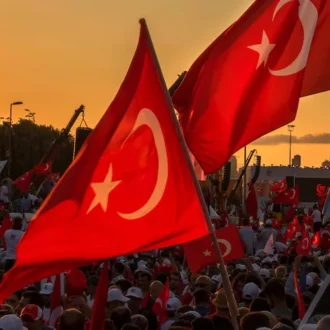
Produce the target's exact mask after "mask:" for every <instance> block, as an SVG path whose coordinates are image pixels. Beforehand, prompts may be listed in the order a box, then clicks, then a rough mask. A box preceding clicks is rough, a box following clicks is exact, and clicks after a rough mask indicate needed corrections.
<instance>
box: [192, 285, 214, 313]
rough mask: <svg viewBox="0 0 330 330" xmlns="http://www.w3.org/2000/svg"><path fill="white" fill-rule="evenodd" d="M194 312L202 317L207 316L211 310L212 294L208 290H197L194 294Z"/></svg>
mask: <svg viewBox="0 0 330 330" xmlns="http://www.w3.org/2000/svg"><path fill="white" fill-rule="evenodd" d="M193 305H194V310H195V311H196V312H197V313H198V314H200V315H202V316H207V315H209V313H210V310H211V308H210V307H211V301H210V293H209V292H208V291H207V290H206V289H197V290H196V291H195V292H194V293H193Z"/></svg>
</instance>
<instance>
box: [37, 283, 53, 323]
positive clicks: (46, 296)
mask: <svg viewBox="0 0 330 330" xmlns="http://www.w3.org/2000/svg"><path fill="white" fill-rule="evenodd" d="M53 288H54V287H53V284H52V283H44V285H43V287H42V288H41V290H40V294H41V295H42V298H43V300H44V309H43V311H42V312H43V318H44V321H46V322H47V321H49V318H50V301H51V300H50V298H51V294H52V293H53Z"/></svg>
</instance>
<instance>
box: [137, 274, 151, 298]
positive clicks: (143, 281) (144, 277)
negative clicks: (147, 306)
mask: <svg viewBox="0 0 330 330" xmlns="http://www.w3.org/2000/svg"><path fill="white" fill-rule="evenodd" d="M137 281H138V283H137V286H138V287H139V288H140V289H141V290H142V294H143V296H145V294H146V293H147V292H149V287H150V283H151V281H152V275H151V274H150V273H149V272H147V271H140V272H138V280H137Z"/></svg>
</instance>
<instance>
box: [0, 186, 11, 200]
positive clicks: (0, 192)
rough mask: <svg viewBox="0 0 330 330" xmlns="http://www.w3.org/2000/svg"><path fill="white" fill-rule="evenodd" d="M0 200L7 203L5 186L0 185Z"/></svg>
mask: <svg viewBox="0 0 330 330" xmlns="http://www.w3.org/2000/svg"><path fill="white" fill-rule="evenodd" d="M0 201H3V202H4V203H9V198H8V188H7V186H1V188H0Z"/></svg>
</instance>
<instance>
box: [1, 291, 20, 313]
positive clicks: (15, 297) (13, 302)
mask: <svg viewBox="0 0 330 330" xmlns="http://www.w3.org/2000/svg"><path fill="white" fill-rule="evenodd" d="M21 298H22V292H21V291H18V292H15V293H13V294H12V295H10V296H9V297H7V299H6V300H5V304H8V305H10V306H11V307H13V308H14V310H16V307H17V306H18V304H19V301H20V300H21Z"/></svg>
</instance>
